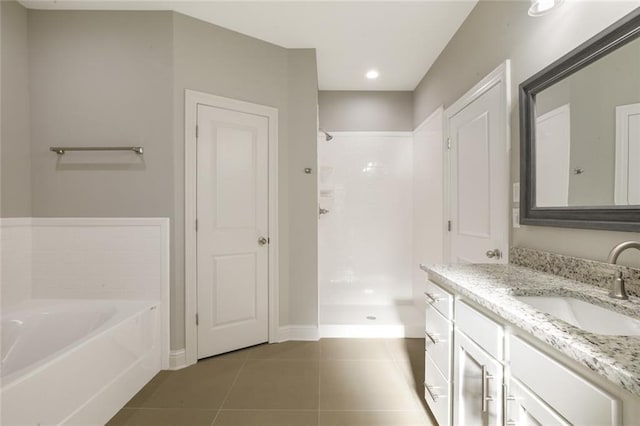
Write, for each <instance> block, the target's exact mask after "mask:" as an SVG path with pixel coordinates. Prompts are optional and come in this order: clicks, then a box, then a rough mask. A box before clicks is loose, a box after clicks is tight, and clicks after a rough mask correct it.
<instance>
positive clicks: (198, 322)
mask: <svg viewBox="0 0 640 426" xmlns="http://www.w3.org/2000/svg"><path fill="white" fill-rule="evenodd" d="M199 324H200V318H198V314H196V325H199Z"/></svg>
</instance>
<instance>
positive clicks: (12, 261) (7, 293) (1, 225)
mask: <svg viewBox="0 0 640 426" xmlns="http://www.w3.org/2000/svg"><path fill="white" fill-rule="evenodd" d="M32 256H33V250H32V241H31V218H21V217H20V218H8V219H6V218H3V219H0V293H1V295H0V299H2V310H3V311H5V310H6V309H8V308H10V307H11V306H13V305H16V304H18V303H21V302H24V301H26V300H29V299H30V298H31V281H32V280H31V276H32V271H31V262H32Z"/></svg>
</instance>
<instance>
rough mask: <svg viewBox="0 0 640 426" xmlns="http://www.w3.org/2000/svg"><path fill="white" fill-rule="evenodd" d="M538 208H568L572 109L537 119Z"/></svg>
mask: <svg viewBox="0 0 640 426" xmlns="http://www.w3.org/2000/svg"><path fill="white" fill-rule="evenodd" d="M535 145H536V207H567V206H568V205H569V170H570V167H569V164H570V163H569V158H570V155H571V107H570V106H569V104H566V105H563V106H561V107H559V108H556V109H554V110H552V111H549V112H548V113H546V114H543V115H541V116H540V117H537V118H536V144H535Z"/></svg>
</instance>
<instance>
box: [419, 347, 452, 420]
mask: <svg viewBox="0 0 640 426" xmlns="http://www.w3.org/2000/svg"><path fill="white" fill-rule="evenodd" d="M424 370H425V376H426V379H425V382H424V399H425V400H426V401H427V405H428V406H429V408H430V409H431V413H433V416H434V417H435V418H436V421H437V422H438V424H439V425H441V426H446V425H449V424H451V388H450V387H449V382H448V381H447V380H446V379H445V378H444V376H443V375H442V374H441V373H440V370H438V368H437V367H436V365H435V363H434V362H433V360H432V359H431V357H430V356H429V354H428V353H425V355H424Z"/></svg>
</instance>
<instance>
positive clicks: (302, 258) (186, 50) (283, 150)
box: [173, 14, 318, 347]
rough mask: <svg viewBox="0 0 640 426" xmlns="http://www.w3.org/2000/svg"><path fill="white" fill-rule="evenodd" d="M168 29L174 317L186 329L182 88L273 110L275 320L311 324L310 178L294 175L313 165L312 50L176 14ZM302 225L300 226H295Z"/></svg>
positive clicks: (312, 208)
mask: <svg viewBox="0 0 640 426" xmlns="http://www.w3.org/2000/svg"><path fill="white" fill-rule="evenodd" d="M173 34H174V37H173V45H174V98H175V102H174V121H175V123H176V126H175V129H174V131H175V135H174V138H175V140H176V141H178V143H177V144H176V146H175V149H174V154H173V155H174V181H175V186H176V193H175V196H176V201H175V207H176V210H175V212H174V218H175V223H176V226H175V232H174V234H173V239H174V243H175V257H176V268H177V270H178V271H177V273H178V277H177V278H176V283H175V287H174V289H175V294H173V296H174V298H175V300H176V305H177V306H178V307H177V309H176V313H175V314H176V317H177V318H176V319H175V321H174V323H180V329H181V330H182V329H184V326H183V325H182V318H183V317H184V311H183V310H182V309H183V307H184V214H183V213H184V193H183V191H182V188H184V145H183V139H184V136H183V135H184V90H185V89H192V90H198V91H202V92H207V93H211V94H215V95H219V96H226V97H230V98H235V99H240V100H244V101H248V102H253V103H257V104H262V105H269V106H273V107H276V108H278V117H279V134H278V146H279V155H278V162H279V164H278V166H279V167H278V179H279V189H278V191H279V203H278V209H279V216H280V217H279V239H280V241H279V243H280V253H279V260H280V323H281V325H286V324H301V325H307V324H313V325H315V324H317V313H315V312H317V273H316V269H317V266H316V265H317V259H316V258H317V256H316V254H315V253H316V246H317V230H316V225H315V220H316V213H315V208H316V204H317V203H316V201H315V199H316V193H317V191H316V189H315V185H316V183H315V182H316V180H315V179H310V177H309V176H307V175H303V176H304V179H306V180H303V178H301V176H295V174H296V173H298V172H299V171H300V170H302V169H303V168H304V167H308V165H307V164H315V156H316V116H317V106H316V105H317V87H318V84H317V72H316V65H315V51H314V50H309V49H301V50H287V49H284V48H281V47H277V46H274V45H272V44H269V43H266V42H263V41H260V40H256V39H253V38H251V37H247V36H244V35H242V34H239V33H235V32H232V31H229V30H226V29H224V28H221V27H217V26H215V25H211V24H208V23H205V22H202V21H199V20H196V19H193V18H190V17H187V16H184V15H181V14H174V15H173ZM290 175H291V176H290ZM289 200H293V202H290V201H289ZM311 221H313V226H311V227H310V226H309V225H308V224H309V223H311ZM301 225H304V226H305V227H304V228H303V229H300V228H301ZM294 231H295V232H294ZM305 265H306V268H305V269H301V268H303V267H305ZM290 306H291V307H292V308H290ZM290 311H293V312H290ZM314 313H315V314H314ZM181 342H182V341H181ZM176 347H180V345H178V346H176Z"/></svg>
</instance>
